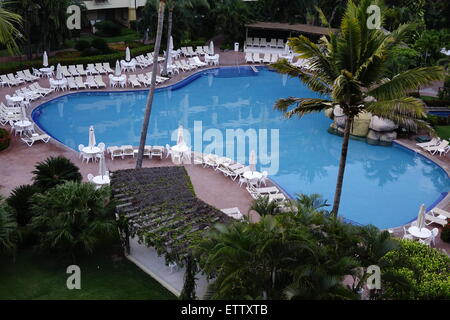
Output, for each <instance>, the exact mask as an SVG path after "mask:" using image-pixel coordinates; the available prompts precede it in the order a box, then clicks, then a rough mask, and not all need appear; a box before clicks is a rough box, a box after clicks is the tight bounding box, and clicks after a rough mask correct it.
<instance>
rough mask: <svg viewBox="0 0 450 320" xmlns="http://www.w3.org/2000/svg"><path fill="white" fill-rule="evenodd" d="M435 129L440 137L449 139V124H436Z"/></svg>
mask: <svg viewBox="0 0 450 320" xmlns="http://www.w3.org/2000/svg"><path fill="white" fill-rule="evenodd" d="M435 129H436V132H437V134H438V136H439V137H440V138H441V139H445V140H450V126H436V127H435Z"/></svg>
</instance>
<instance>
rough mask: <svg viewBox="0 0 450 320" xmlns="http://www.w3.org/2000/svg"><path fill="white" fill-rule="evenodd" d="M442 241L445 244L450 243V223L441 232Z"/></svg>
mask: <svg viewBox="0 0 450 320" xmlns="http://www.w3.org/2000/svg"><path fill="white" fill-rule="evenodd" d="M441 240H442V241H444V242H450V223H447V224H446V225H445V226H444V227H443V228H442V231H441Z"/></svg>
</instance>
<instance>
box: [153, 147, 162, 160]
mask: <svg viewBox="0 0 450 320" xmlns="http://www.w3.org/2000/svg"><path fill="white" fill-rule="evenodd" d="M163 152H164V147H163V146H153V147H152V152H151V153H150V159H152V158H153V157H154V156H155V157H160V158H161V159H162V158H163Z"/></svg>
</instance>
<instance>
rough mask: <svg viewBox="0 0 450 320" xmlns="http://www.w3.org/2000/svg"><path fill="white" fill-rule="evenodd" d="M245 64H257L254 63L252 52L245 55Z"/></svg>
mask: <svg viewBox="0 0 450 320" xmlns="http://www.w3.org/2000/svg"><path fill="white" fill-rule="evenodd" d="M245 62H246V63H255V61H253V55H252V53H251V52H246V53H245Z"/></svg>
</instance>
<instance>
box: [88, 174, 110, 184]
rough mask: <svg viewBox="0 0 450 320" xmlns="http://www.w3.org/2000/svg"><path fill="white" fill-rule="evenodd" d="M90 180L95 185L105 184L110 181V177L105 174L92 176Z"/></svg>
mask: <svg viewBox="0 0 450 320" xmlns="http://www.w3.org/2000/svg"><path fill="white" fill-rule="evenodd" d="M92 182H93V183H95V184H97V185H105V184H109V183H110V179H109V177H108V176H107V175H106V176H95V177H94V178H92Z"/></svg>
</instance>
